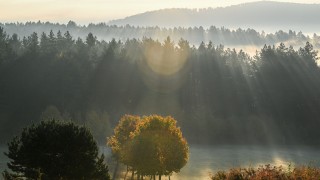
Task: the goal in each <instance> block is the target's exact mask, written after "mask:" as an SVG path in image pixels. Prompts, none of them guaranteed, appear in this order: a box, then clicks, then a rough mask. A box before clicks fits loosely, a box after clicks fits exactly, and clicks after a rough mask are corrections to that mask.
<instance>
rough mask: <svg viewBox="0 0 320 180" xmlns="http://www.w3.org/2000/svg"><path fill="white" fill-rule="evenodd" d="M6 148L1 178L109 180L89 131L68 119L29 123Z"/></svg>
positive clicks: (102, 160) (102, 157)
mask: <svg viewBox="0 0 320 180" xmlns="http://www.w3.org/2000/svg"><path fill="white" fill-rule="evenodd" d="M8 149H9V151H8V152H7V153H5V155H6V156H8V157H9V158H10V159H11V161H10V162H9V163H8V164H7V165H8V168H9V169H10V170H11V171H12V172H9V171H7V170H6V171H4V173H3V176H4V178H5V179H97V180H98V179H99V180H100V179H110V177H109V174H108V166H107V165H105V163H104V156H103V155H101V156H100V157H99V156H98V147H97V143H96V142H95V141H94V139H93V137H92V135H91V133H90V131H89V130H88V129H87V128H85V127H82V126H77V125H75V124H74V123H72V122H60V121H55V120H51V121H42V122H40V123H39V124H33V125H31V126H30V127H28V128H25V129H24V130H23V131H22V133H21V135H20V136H16V137H15V138H14V139H13V140H12V141H11V142H10V143H8Z"/></svg>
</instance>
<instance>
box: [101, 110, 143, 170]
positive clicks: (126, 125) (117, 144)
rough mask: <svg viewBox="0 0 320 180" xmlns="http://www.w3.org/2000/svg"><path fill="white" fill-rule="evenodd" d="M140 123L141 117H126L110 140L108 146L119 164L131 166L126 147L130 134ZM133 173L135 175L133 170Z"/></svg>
mask: <svg viewBox="0 0 320 180" xmlns="http://www.w3.org/2000/svg"><path fill="white" fill-rule="evenodd" d="M139 122H140V117H139V116H132V115H124V116H123V117H122V118H121V119H120V122H119V124H118V125H117V126H116V127H115V128H114V135H113V136H111V137H109V138H108V140H107V145H108V146H109V147H110V148H111V151H112V154H113V156H114V157H115V159H116V160H117V162H121V163H123V164H126V165H129V163H128V161H129V160H128V159H129V157H128V155H129V154H128V152H127V150H128V149H127V148H126V146H127V144H128V143H129V140H130V134H131V133H133V132H134V131H135V129H136V126H137V124H138V123H139ZM116 170H117V168H116ZM127 170H128V168H127ZM132 172H133V173H134V170H132ZM115 173H116V172H115ZM115 173H114V176H115Z"/></svg>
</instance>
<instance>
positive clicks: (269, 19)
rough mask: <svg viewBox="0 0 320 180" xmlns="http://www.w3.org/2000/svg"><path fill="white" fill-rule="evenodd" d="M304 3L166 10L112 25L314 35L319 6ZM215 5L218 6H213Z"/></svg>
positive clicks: (148, 13) (138, 15)
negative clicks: (230, 29)
mask: <svg viewBox="0 0 320 180" xmlns="http://www.w3.org/2000/svg"><path fill="white" fill-rule="evenodd" d="M240 2H241V1H240ZM242 2H243V1H242ZM302 2H303V3H292V2H290V1H289V2H278V1H256V2H248V3H242V4H237V5H232V6H226V7H217V8H202V9H187V8H167V9H160V10H155V11H149V12H144V13H140V14H136V15H132V16H128V17H125V18H123V19H117V20H113V21H110V22H109V24H110V25H127V24H129V25H133V26H159V27H177V26H181V27H194V26H203V27H210V26H211V25H216V26H218V27H220V26H224V27H229V28H234V29H236V28H239V27H241V28H245V29H246V28H254V29H259V30H265V31H267V32H268V31H269V32H270V31H271V32H273V31H274V29H283V30H284V29H287V30H288V29H296V30H299V31H304V32H312V33H313V32H314V30H316V29H319V27H320V26H319V24H318V23H316V22H317V21H318V16H319V11H320V4H311V1H302ZM234 3H238V1H235V2H234ZM317 3H319V2H317ZM215 4H219V3H218V2H217V3H212V5H215Z"/></svg>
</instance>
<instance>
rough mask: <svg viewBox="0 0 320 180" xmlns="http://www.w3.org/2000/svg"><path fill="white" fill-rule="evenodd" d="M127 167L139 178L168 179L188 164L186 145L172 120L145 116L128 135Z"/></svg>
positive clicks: (170, 118) (175, 122) (174, 121)
mask: <svg viewBox="0 0 320 180" xmlns="http://www.w3.org/2000/svg"><path fill="white" fill-rule="evenodd" d="M130 136H131V141H130V145H129V146H128V147H127V149H129V151H130V153H129V154H130V157H131V159H130V161H129V164H130V165H131V166H132V167H133V168H134V169H136V170H137V172H138V173H139V174H141V175H150V176H155V175H159V179H161V176H162V175H171V174H172V173H173V172H179V171H180V169H181V168H182V167H184V166H185V165H186V163H187V161H188V151H189V148H188V145H187V141H186V140H185V139H184V138H183V136H182V132H181V130H180V128H178V127H177V121H176V120H175V119H173V118H172V117H170V116H168V117H162V116H157V115H152V116H145V117H143V120H142V122H141V123H139V124H138V126H137V128H136V130H135V131H134V133H132V134H131V135H130Z"/></svg>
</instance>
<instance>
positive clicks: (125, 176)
mask: <svg viewBox="0 0 320 180" xmlns="http://www.w3.org/2000/svg"><path fill="white" fill-rule="evenodd" d="M128 168H129V167H128V166H127V172H126V174H125V175H124V180H126V179H127V175H128V171H129V170H128Z"/></svg>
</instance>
